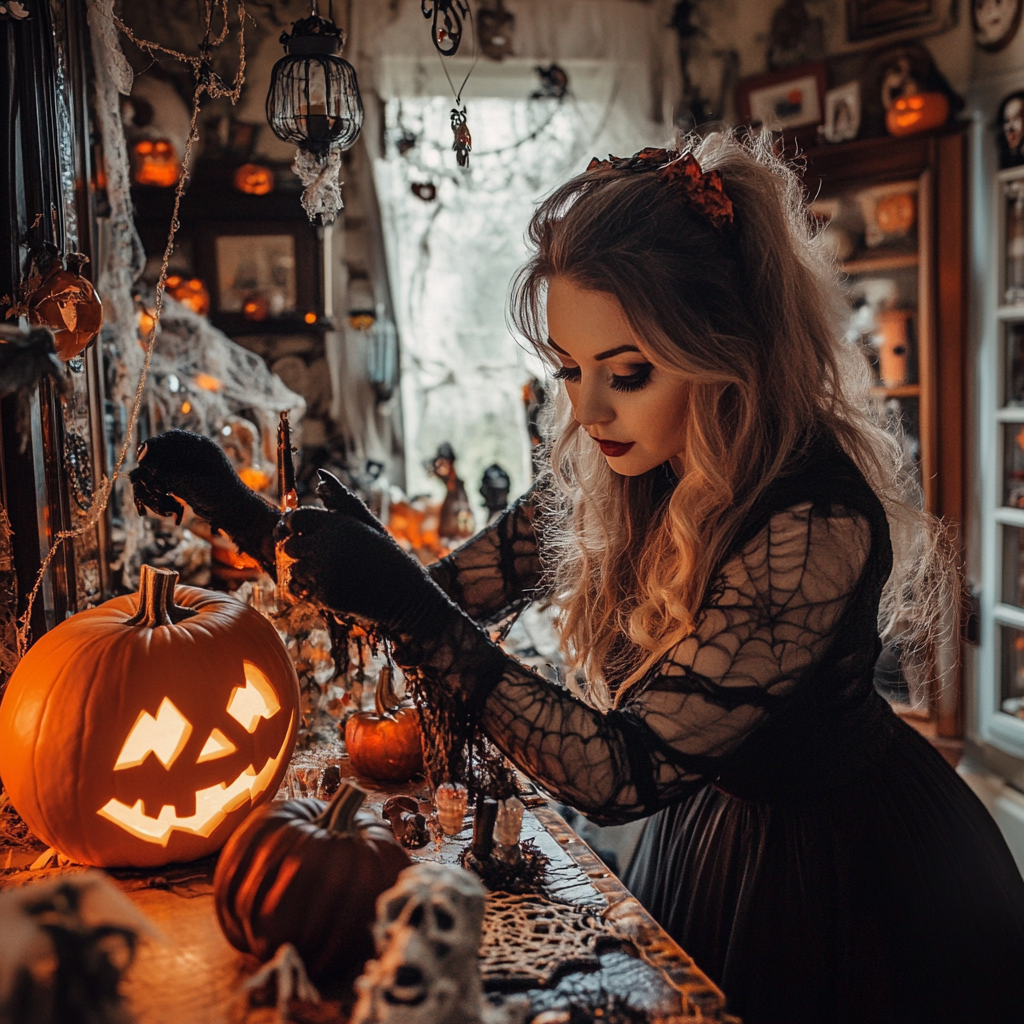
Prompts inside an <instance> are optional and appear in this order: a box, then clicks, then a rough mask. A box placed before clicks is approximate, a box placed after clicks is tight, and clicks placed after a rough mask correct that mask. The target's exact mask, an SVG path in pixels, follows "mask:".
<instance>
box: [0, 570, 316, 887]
mask: <svg viewBox="0 0 1024 1024" xmlns="http://www.w3.org/2000/svg"><path fill="white" fill-rule="evenodd" d="M177 578H178V574H177V573H176V572H174V570H172V569H155V568H153V567H152V566H148V565H144V566H143V567H142V572H141V579H140V585H139V593H138V596H137V597H136V596H135V595H127V596H124V597H115V598H114V599H112V600H110V601H107V602H105V603H104V604H101V605H100V606H99V607H97V608H91V609H89V610H87V611H83V612H79V613H78V614H77V615H74V616H72V617H71V618H70V619H67V620H66V621H65V622H62V623H61V624H60V625H58V626H56V627H55V628H54V629H52V630H50V632H48V633H46V634H45V635H44V636H42V637H41V638H40V639H39V640H38V641H37V642H36V643H35V645H34V646H33V647H32V648H31V649H30V650H29V652H28V653H27V654H26V655H25V657H24V658H23V659H22V660H21V662H20V663H19V665H18V667H17V669H15V671H14V673H13V675H12V676H11V679H10V682H9V683H8V687H7V692H6V694H5V695H4V701H3V704H2V705H0V777H2V778H3V781H4V787H5V788H6V790H7V793H8V795H9V796H10V799H11V803H12V804H13V805H14V807H15V808H16V809H17V811H18V813H19V814H20V815H21V816H22V818H24V819H25V822H26V823H27V824H28V826H29V828H30V829H31V830H32V831H33V832H34V833H35V834H36V835H37V836H38V837H39V838H40V839H41V840H43V841H44V842H46V843H48V844H49V845H51V846H53V847H55V848H56V849H57V850H59V851H60V852H61V853H63V854H65V855H66V856H68V857H70V858H72V859H73V860H76V861H80V862H82V863H85V864H94V865H97V866H98V867H122V866H135V867H155V866H158V865H161V864H167V863H169V862H171V861H183V860H194V859H195V858H197V857H203V856H206V855H207V854H210V853H213V852H215V851H216V850H218V849H220V847H221V846H222V845H223V843H224V842H225V840H226V839H227V838H228V836H229V835H230V834H231V832H232V831H233V830H234V829H235V828H236V827H237V826H238V825H239V824H241V822H242V821H243V819H244V818H245V816H246V815H247V814H248V813H249V811H250V810H252V808H254V807H256V806H258V805H259V804H261V803H262V802H264V801H265V800H268V799H270V798H271V797H272V796H273V795H274V794H275V793H276V792H277V788H278V786H279V784H280V781H281V778H282V776H283V775H284V772H285V768H286V767H287V764H288V758H289V757H290V755H291V752H292V747H293V746H294V744H295V736H296V733H297V729H298V715H299V687H298V679H297V677H296V675H295V669H294V668H293V667H292V663H291V660H290V659H289V657H288V652H287V651H286V650H285V647H284V645H283V644H282V643H281V640H280V638H279V637H278V635H277V632H276V630H275V629H274V627H273V626H272V625H271V624H270V623H269V622H268V621H267V620H266V619H264V618H263V616H262V615H260V614H259V613H258V612H257V611H255V610H254V609H252V608H250V607H248V606H247V605H244V604H242V603H241V601H238V600H236V599H235V598H233V597H229V596H228V595H226V594H216V593H212V592H210V591H206V590H200V589H198V588H196V587H177V589H175V583H176V582H177Z"/></svg>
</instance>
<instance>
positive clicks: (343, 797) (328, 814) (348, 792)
mask: <svg viewBox="0 0 1024 1024" xmlns="http://www.w3.org/2000/svg"><path fill="white" fill-rule="evenodd" d="M365 799H366V794H365V793H364V792H363V791H362V790H361V789H360V788H359V787H358V786H353V785H352V783H350V782H343V783H342V784H341V787H340V788H339V789H338V792H337V793H335V794H334V796H332V797H331V802H330V803H329V804H328V805H327V806H326V807H325V808H324V810H323V813H321V814H320V815H318V816H317V818H316V820H315V821H314V824H315V825H318V826H319V827H320V828H322V829H326V830H327V831H328V832H336V833H345V832H354V831H355V824H354V823H355V817H356V811H358V810H359V808H360V807H362V806H363V801H364V800H365Z"/></svg>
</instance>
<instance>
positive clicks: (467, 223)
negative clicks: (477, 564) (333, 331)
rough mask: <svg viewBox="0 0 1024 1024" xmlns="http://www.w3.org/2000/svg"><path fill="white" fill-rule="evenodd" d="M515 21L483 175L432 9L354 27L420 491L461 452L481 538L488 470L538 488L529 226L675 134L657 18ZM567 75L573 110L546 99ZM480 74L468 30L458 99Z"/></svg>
mask: <svg viewBox="0 0 1024 1024" xmlns="http://www.w3.org/2000/svg"><path fill="white" fill-rule="evenodd" d="M510 9H511V10H512V11H513V13H514V14H515V16H516V25H515V37H514V43H513V49H514V53H515V56H514V57H510V58H506V59H505V60H504V61H502V62H500V63H499V62H495V61H492V60H489V59H488V58H486V57H483V56H481V57H480V58H479V60H478V61H477V63H476V66H475V67H474V68H473V71H472V74H471V76H470V78H469V81H468V84H467V85H466V87H465V89H464V92H463V101H464V102H465V104H466V106H467V110H468V125H469V128H470V131H471V132H472V136H473V153H472V155H471V157H470V166H469V168H468V170H463V169H460V168H458V167H457V166H456V161H455V154H454V153H453V152H452V148H451V147H452V130H451V127H450V124H449V111H450V110H451V108H452V107H453V105H454V96H453V94H452V90H451V87H450V86H449V83H448V81H447V79H446V77H445V74H444V71H443V69H442V66H441V61H440V59H439V57H438V56H437V54H436V53H435V52H434V50H433V48H432V46H431V44H430V38H429V23H428V22H427V21H426V20H425V19H424V18H423V16H422V14H421V13H420V4H419V3H418V2H417V3H415V4H413V3H401V4H399V5H397V6H396V5H391V6H387V5H359V6H357V8H356V11H355V20H354V23H353V37H354V39H355V40H356V45H357V48H358V60H359V69H360V71H359V73H360V82H361V85H362V87H363V92H364V96H367V95H368V94H371V95H370V103H369V106H370V108H371V109H369V110H368V118H367V127H368V128H370V130H373V128H374V122H376V127H377V128H378V129H379V132H380V135H381V137H382V138H383V155H382V156H380V157H379V158H378V159H376V160H375V162H374V172H375V180H376V185H377V191H378V197H379V201H380V207H381V216H382V221H383V228H384V237H385V245H386V248H387V257H388V265H389V274H390V278H391V288H392V294H393V296H394V301H395V318H396V322H397V325H398V329H399V335H400V339H401V361H402V379H401V395H402V415H403V419H404V426H405V445H406V472H407V481H408V489H409V492H410V493H412V494H415V493H423V492H430V493H434V494H436V493H437V492H438V485H437V482H436V481H431V480H430V479H429V477H428V474H427V471H426V469H425V463H426V462H427V461H428V460H429V459H430V458H431V457H432V456H433V454H434V452H435V451H436V449H437V446H438V444H439V443H441V442H443V441H449V442H450V443H451V444H452V445H453V447H454V449H455V452H456V454H457V455H458V471H459V474H460V476H462V477H463V479H464V480H465V481H466V489H467V491H468V493H469V497H470V500H471V501H472V502H474V504H475V505H476V507H477V512H478V523H481V522H482V521H483V520H482V518H481V517H482V515H483V512H482V503H481V501H480V497H479V494H478V488H479V481H480V479H481V476H482V473H483V470H484V469H485V467H486V466H488V465H490V464H491V463H492V462H498V463H500V464H501V465H502V466H503V467H504V468H505V469H506V470H507V471H508V472H509V474H510V475H511V477H512V490H511V495H512V497H515V496H516V495H517V494H519V493H521V492H522V491H523V490H525V489H526V487H527V486H528V485H529V480H530V458H529V447H530V446H529V439H528V436H527V432H526V422H525V411H524V405H523V386H524V385H525V384H526V382H527V381H528V380H529V378H530V377H531V376H533V375H535V374H540V373H541V367H540V364H539V362H538V361H537V360H536V357H534V356H533V355H532V353H530V352H527V351H525V350H524V349H523V347H521V344H520V343H519V342H517V340H516V339H515V338H514V337H513V335H512V334H511V332H510V330H509V328H508V326H507V324H506V319H505V310H506V298H507V293H508V288H509V283H510V281H511V279H512V277H513V275H514V273H515V271H516V270H517V268H518V267H519V266H520V265H521V263H522V262H523V260H524V259H525V257H526V245H525V241H524V234H525V230H526V226H527V224H528V222H529V219H530V216H531V214H532V212H533V210H534V208H535V206H536V204H537V202H538V200H540V199H541V198H542V197H543V196H544V195H545V194H546V193H548V192H549V191H550V190H551V189H552V188H553V187H554V186H555V185H557V184H558V183H560V182H562V181H564V180H565V179H566V178H568V177H570V176H572V175H573V174H576V173H578V172H580V171H581V170H583V169H584V168H585V167H586V165H587V162H588V161H589V160H590V158H591V156H593V155H595V154H597V155H601V156H604V155H606V154H607V153H608V152H615V153H621V152H625V153H631V152H633V151H634V150H636V149H638V148H640V147H641V146H644V145H651V144H656V143H662V142H664V141H666V139H667V138H668V137H669V136H670V135H671V129H670V127H669V126H668V124H667V123H666V122H661V123H659V119H660V116H661V103H662V93H663V92H664V91H667V90H666V89H663V88H662V87H661V85H660V84H659V83H660V79H661V69H662V68H663V67H666V66H669V63H668V61H667V60H666V59H665V54H664V52H663V49H664V46H665V41H666V37H670V36H671V34H670V33H666V32H665V31H664V29H663V26H662V21H663V20H664V19H660V15H659V12H658V10H657V7H656V5H651V4H637V3H629V2H623V0H615V2H601V0H576V2H564V3H560V2H548V3H542V2H535V3H518V4H515V5H514V6H513V5H510ZM392 15H393V16H392ZM552 62H555V63H558V64H559V65H560V66H561V67H562V68H564V69H565V71H566V72H567V73H568V76H569V91H568V94H567V95H566V96H565V97H564V99H562V100H557V99H550V98H548V99H545V98H531V96H532V94H533V93H534V92H535V91H537V90H538V88H539V86H540V78H539V76H538V74H537V70H536V68H537V67H538V65H548V64H550V63H552ZM472 65H473V59H472V37H471V34H470V32H469V31H468V29H467V33H466V35H465V37H464V39H463V44H462V49H461V51H460V53H459V55H458V56H457V57H456V58H453V59H450V60H449V61H448V62H447V69H448V73H449V75H450V76H451V79H452V82H453V83H454V85H455V87H456V88H458V87H459V85H460V83H461V82H462V79H463V78H464V77H465V75H466V73H467V72H468V71H469V69H470V68H471V67H472ZM372 93H375V94H376V95H377V96H379V97H380V101H381V105H380V108H379V109H375V105H374V103H373V97H372ZM370 137H371V136H368V138H370ZM410 142H412V145H411V147H410V146H409V143H410ZM414 186H415V187H416V191H414ZM431 186H432V188H433V190H435V191H434V194H433V197H432V198H429V197H430V195H431ZM416 192H419V195H417V194H416ZM425 196H426V197H428V198H424V197H425Z"/></svg>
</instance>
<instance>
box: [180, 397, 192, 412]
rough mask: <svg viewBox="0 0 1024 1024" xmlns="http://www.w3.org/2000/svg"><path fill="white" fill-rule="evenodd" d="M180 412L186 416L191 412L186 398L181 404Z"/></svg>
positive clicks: (190, 405) (189, 403)
mask: <svg viewBox="0 0 1024 1024" xmlns="http://www.w3.org/2000/svg"><path fill="white" fill-rule="evenodd" d="M181 411H182V412H183V413H184V414H185V415H186V416H187V415H188V414H189V413H190V412H191V411H192V403H191V402H190V401H189V400H188V399H187V398H186V399H185V401H184V402H182V403H181Z"/></svg>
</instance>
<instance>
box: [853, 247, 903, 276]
mask: <svg viewBox="0 0 1024 1024" xmlns="http://www.w3.org/2000/svg"><path fill="white" fill-rule="evenodd" d="M918 262H919V261H918V256H917V253H916V252H900V253H882V254H879V255H878V256H863V257H861V258H860V259H856V260H847V261H846V262H845V263H842V264H840V267H841V269H842V270H843V272H844V273H846V274H884V273H886V272H887V271H890V270H905V269H907V268H908V267H916V266H917V265H918Z"/></svg>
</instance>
